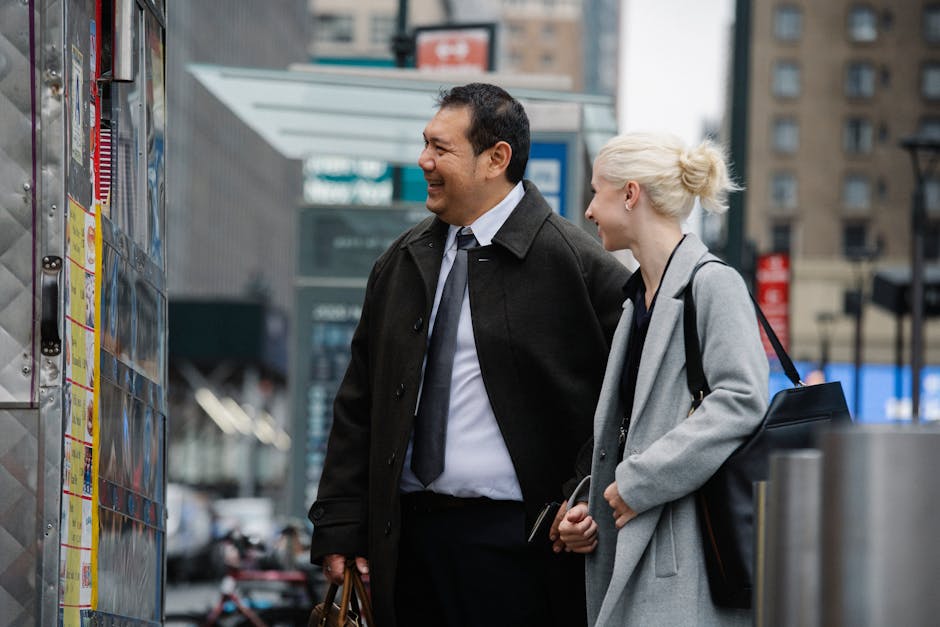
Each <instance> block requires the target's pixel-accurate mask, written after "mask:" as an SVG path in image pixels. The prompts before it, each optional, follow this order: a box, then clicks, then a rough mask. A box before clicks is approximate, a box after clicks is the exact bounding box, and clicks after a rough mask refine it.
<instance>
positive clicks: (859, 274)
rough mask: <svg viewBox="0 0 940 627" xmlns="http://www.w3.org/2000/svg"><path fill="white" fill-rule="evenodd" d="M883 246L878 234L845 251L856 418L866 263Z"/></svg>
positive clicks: (857, 414) (857, 413)
mask: <svg viewBox="0 0 940 627" xmlns="http://www.w3.org/2000/svg"><path fill="white" fill-rule="evenodd" d="M883 248H884V240H883V238H882V237H881V236H880V235H879V236H878V238H877V239H876V241H875V245H874V246H871V245H870V244H865V245H864V246H860V247H857V248H852V249H851V250H848V251H846V256H847V257H848V260H849V261H850V262H851V263H852V264H854V266H855V289H854V290H852V291H850V292H848V293H847V294H846V297H847V299H846V303H845V305H846V307H845V311H846V313H851V314H852V315H853V316H854V318H855V342H854V347H855V348H854V351H853V352H854V354H855V360H854V361H855V386H854V388H855V389H854V391H853V400H852V411H853V412H854V418H855V419H856V420H858V419H859V417H860V416H861V415H862V362H863V361H864V359H863V357H862V350H863V344H864V341H863V340H864V337H863V336H864V313H865V302H866V300H867V298H866V296H867V295H866V292H865V284H866V282H867V280H868V277H869V276H870V271H869V268H868V267H867V266H866V264H869V263H871V262H874V261H875V260H876V259H878V257H880V256H881V251H882V249H883Z"/></svg>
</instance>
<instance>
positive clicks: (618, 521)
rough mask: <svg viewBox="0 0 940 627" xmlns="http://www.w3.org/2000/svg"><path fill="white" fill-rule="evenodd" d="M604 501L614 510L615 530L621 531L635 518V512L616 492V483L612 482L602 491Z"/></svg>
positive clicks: (617, 491)
mask: <svg viewBox="0 0 940 627" xmlns="http://www.w3.org/2000/svg"><path fill="white" fill-rule="evenodd" d="M604 499H605V500H606V501H607V503H608V504H609V505H610V508H611V509H612V510H614V525H615V526H616V527H617V529H622V528H623V526H624V525H626V524H627V523H628V522H630V521H631V520H633V519H634V518H636V512H635V511H633V510H632V509H630V506H629V505H627V504H626V503H625V502H624V500H623V499H622V498H620V491H619V490H617V482H616V481H614V482H613V483H611V484H610V485H609V486H607V489H606V490H604Z"/></svg>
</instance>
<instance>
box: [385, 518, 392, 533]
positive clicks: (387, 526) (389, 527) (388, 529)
mask: <svg viewBox="0 0 940 627" xmlns="http://www.w3.org/2000/svg"><path fill="white" fill-rule="evenodd" d="M390 533H392V521H390V520H389V521H388V522H386V523H385V535H389V534H390Z"/></svg>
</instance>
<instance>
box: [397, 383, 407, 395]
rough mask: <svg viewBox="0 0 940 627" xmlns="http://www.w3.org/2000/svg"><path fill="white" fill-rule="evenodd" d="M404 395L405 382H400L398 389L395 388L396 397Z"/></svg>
mask: <svg viewBox="0 0 940 627" xmlns="http://www.w3.org/2000/svg"><path fill="white" fill-rule="evenodd" d="M404 395H405V384H404V383H399V384H398V389H397V390H395V398H401V397H402V396H404Z"/></svg>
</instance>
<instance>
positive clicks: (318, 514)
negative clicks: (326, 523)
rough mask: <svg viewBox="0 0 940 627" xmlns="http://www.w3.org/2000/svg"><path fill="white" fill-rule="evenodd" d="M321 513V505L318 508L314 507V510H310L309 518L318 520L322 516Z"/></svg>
mask: <svg viewBox="0 0 940 627" xmlns="http://www.w3.org/2000/svg"><path fill="white" fill-rule="evenodd" d="M323 514H324V512H323V508H322V507H318V508H316V509H315V510H313V511H312V512H310V518H312V519H313V520H314V521H317V520H320V519H321V518H323Z"/></svg>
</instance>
